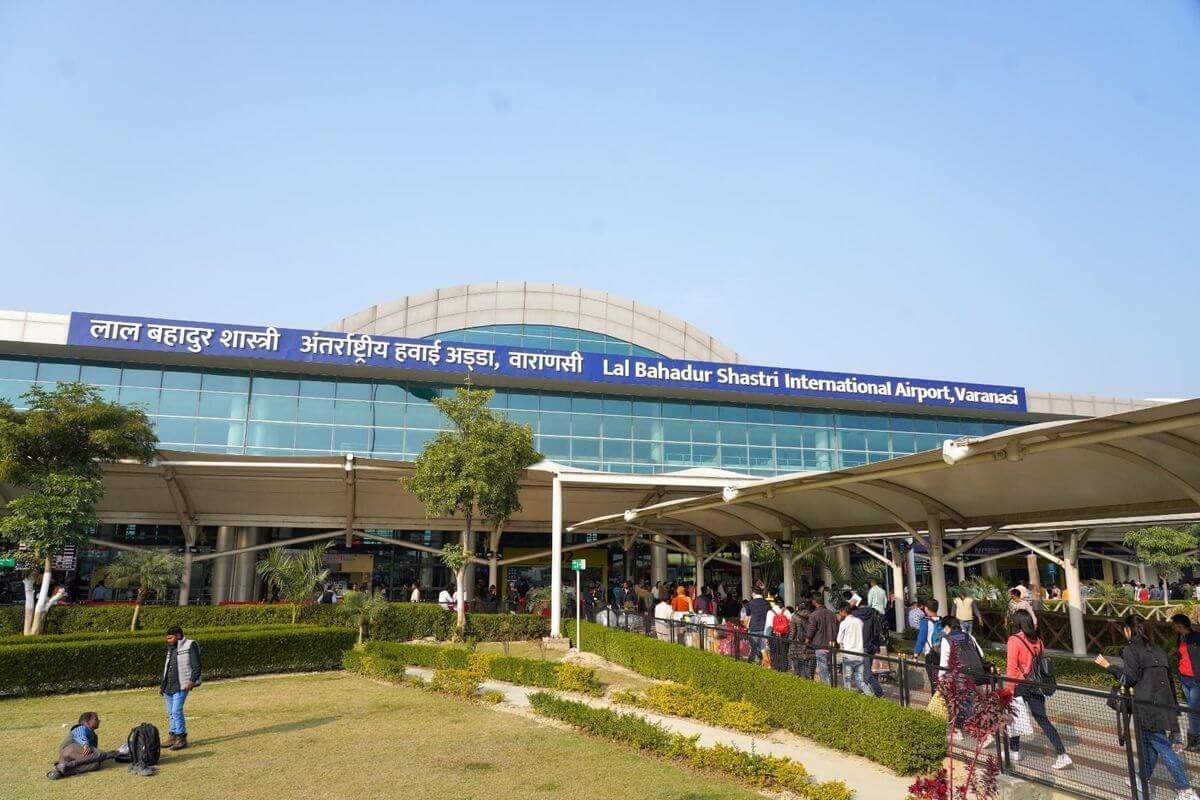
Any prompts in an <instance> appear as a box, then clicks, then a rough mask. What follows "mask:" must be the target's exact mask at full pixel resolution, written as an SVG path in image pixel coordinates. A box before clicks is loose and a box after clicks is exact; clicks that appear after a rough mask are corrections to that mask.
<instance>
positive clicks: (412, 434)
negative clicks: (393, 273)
mask: <svg viewBox="0 0 1200 800" xmlns="http://www.w3.org/2000/svg"><path fill="white" fill-rule="evenodd" d="M510 327H519V326H510ZM546 327H547V326H524V328H526V329H542V328H546ZM550 330H557V329H550ZM464 333H471V331H465V332H464ZM490 333H491V335H493V336H499V335H500V332H499V328H497V329H496V330H494V331H490ZM522 335H523V336H524V335H525V334H522ZM580 335H581V336H582V335H584V334H582V333H581V334H580ZM586 335H588V336H596V334H586ZM530 336H532V334H530ZM441 338H443V339H445V338H447V336H446V335H445V334H443V335H442V336H441ZM549 338H550V339H551V341H554V339H555V337H554V335H553V334H551V336H550V337H549ZM525 341H526V342H529V341H530V340H529V339H526V340H525ZM589 341H590V340H589ZM498 343H500V342H498ZM582 343H583V340H580V344H581V345H582ZM602 344H604V346H607V343H605V342H602ZM530 346H532V345H530ZM558 346H566V345H558ZM625 346H626V347H632V345H628V344H626V345H625ZM59 381H81V382H83V383H86V384H90V385H92V386H95V387H97V388H98V389H99V390H100V391H101V393H102V394H103V395H104V396H105V397H107V398H109V399H111V400H117V401H120V402H122V403H129V404H137V405H140V406H141V407H142V408H143V409H145V411H146V413H147V414H149V415H150V417H151V419H152V420H153V421H154V425H155V428H156V430H157V432H158V436H159V439H160V440H161V443H162V446H163V447H164V448H166V449H173V450H190V451H200V452H212V453H229V454H236V455H240V454H249V455H330V454H338V453H344V452H350V453H356V454H360V455H366V456H375V457H380V458H393V459H403V460H412V459H414V458H415V457H416V456H417V454H418V453H420V452H421V449H422V447H423V446H424V445H425V443H426V442H427V441H429V439H430V438H432V437H433V436H434V435H435V434H436V432H437V431H438V430H440V429H442V428H443V427H444V424H445V421H444V419H443V418H442V416H441V414H439V413H438V411H437V409H436V408H435V407H434V406H433V405H432V404H431V402H430V401H431V400H432V399H433V398H434V397H437V396H439V395H442V394H446V393H449V392H451V391H453V387H454V385H455V384H452V383H421V382H414V381H407V382H398V381H384V380H370V379H349V378H332V377H322V376H313V375H289V374H282V373H276V372H259V371H250V370H245V371H229V370H215V369H212V370H210V369H182V368H175V367H163V368H159V367H155V366H153V365H150V364H142V363H138V364H134V363H117V362H93V361H63V360H56V359H48V358H41V359H39V358H25V357H2V356H0V398H2V399H6V400H8V401H10V402H12V403H14V404H15V405H18V406H19V405H20V396H21V394H22V393H24V392H26V391H28V390H29V388H30V387H31V386H32V385H33V384H34V383H43V384H50V383H54V382H59ZM493 407H495V408H496V409H497V410H500V411H502V412H504V413H505V414H506V415H507V416H508V417H509V418H510V419H512V420H514V421H516V422H520V423H526V424H528V425H530V426H531V427H532V428H533V432H534V434H535V436H536V445H537V447H538V449H539V450H540V451H541V452H542V453H543V455H544V456H545V457H546V458H548V459H550V460H552V461H557V462H560V463H564V464H569V465H571V466H577V467H583V468H587V469H598V470H605V471H610V472H620V473H643V474H652V473H659V472H667V471H672V470H678V469H685V468H688V467H720V468H724V469H729V470H734V471H738V472H745V473H750V474H755V475H764V476H769V475H776V474H779V473H784V472H794V471H797V470H830V469H839V468H843V467H851V466H857V465H860V464H865V463H868V462H873V461H882V460H885V459H889V458H893V457H896V456H902V455H906V454H909V453H915V452H918V451H921V450H928V449H933V448H937V447H940V446H941V443H942V440H944V439H946V438H948V437H954V436H960V435H972V436H977V435H982V434H986V433H991V432H994V431H997V430H1001V429H1003V428H1005V427H1009V425H1010V424H1006V423H1003V422H997V421H985V420H979V419H970V418H962V417H932V416H918V415H910V414H895V413H869V412H860V411H835V410H829V409H820V408H799V407H794V406H771V405H758V404H747V403H718V402H709V401H698V400H685V399H670V398H647V397H630V396H622V395H611V394H593V393H586V392H552V391H534V390H529V391H516V390H508V389H505V390H501V391H497V393H496V396H495V399H494V401H493ZM1011 424H1015V423H1011Z"/></svg>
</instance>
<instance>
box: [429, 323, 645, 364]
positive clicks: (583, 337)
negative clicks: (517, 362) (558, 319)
mask: <svg viewBox="0 0 1200 800" xmlns="http://www.w3.org/2000/svg"><path fill="white" fill-rule="evenodd" d="M425 338H426V339H430V340H433V339H441V340H442V341H443V342H468V343H471V344H502V345H507V346H509V347H537V348H540V349H542V350H566V351H574V350H578V351H579V352H581V353H608V354H610V355H619V356H654V357H658V358H662V357H663V356H662V353H656V352H654V351H653V350H647V349H646V348H645V347H638V346H637V345H636V344H630V343H629V342H627V341H625V340H623V339H616V338H614V337H612V336H607V335H605V334H603V333H593V332H591V331H584V330H579V329H577V328H563V327H560V326H558V325H484V326H481V327H478V328H462V329H461V330H457V331H446V332H445V333H438V334H434V335H433V336H426V337H425Z"/></svg>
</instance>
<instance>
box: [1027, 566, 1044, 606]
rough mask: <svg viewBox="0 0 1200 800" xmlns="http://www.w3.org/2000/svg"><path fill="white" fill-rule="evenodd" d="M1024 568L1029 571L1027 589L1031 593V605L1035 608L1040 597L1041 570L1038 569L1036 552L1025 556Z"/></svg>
mask: <svg viewBox="0 0 1200 800" xmlns="http://www.w3.org/2000/svg"><path fill="white" fill-rule="evenodd" d="M1025 569H1026V570H1027V571H1028V572H1029V591H1030V592H1032V593H1033V607H1034V608H1037V607H1038V603H1040V602H1041V599H1042V571H1041V570H1040V569H1038V557H1037V553H1029V554H1028V555H1026V556H1025Z"/></svg>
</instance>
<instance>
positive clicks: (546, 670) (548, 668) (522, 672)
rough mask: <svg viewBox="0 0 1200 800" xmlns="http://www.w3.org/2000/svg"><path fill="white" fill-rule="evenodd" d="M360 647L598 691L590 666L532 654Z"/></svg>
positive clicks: (395, 657) (517, 680)
mask: <svg viewBox="0 0 1200 800" xmlns="http://www.w3.org/2000/svg"><path fill="white" fill-rule="evenodd" d="M362 649H363V651H364V652H365V653H366V654H367V655H368V656H369V657H371V658H374V659H378V660H391V661H394V662H395V663H397V664H407V665H411V666H416V667H425V668H427V669H432V670H435V671H436V670H467V671H469V672H471V673H473V674H474V675H476V676H478V677H480V678H491V679H492V680H496V681H504V682H505V683H512V684H516V685H518V686H539V687H542V688H547V689H561V690H562V691H566V692H582V693H584V694H591V695H599V694H601V689H600V682H599V680H597V678H596V673H595V671H594V670H592V669H589V668H587V667H583V666H580V665H578V664H559V663H556V662H554V661H538V660H536V659H532V658H518V657H516V656H501V655H494V654H492V653H470V652H468V651H466V650H464V649H462V648H458V647H443V646H441V645H436V644H411V643H398V642H368V643H366V644H365V645H364V646H363V648H362Z"/></svg>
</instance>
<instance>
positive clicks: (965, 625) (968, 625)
mask: <svg viewBox="0 0 1200 800" xmlns="http://www.w3.org/2000/svg"><path fill="white" fill-rule="evenodd" d="M958 624H959V625H961V626H962V632H963V633H965V634H966V635H967V636H970V635H971V630H972V629H973V628H974V627H975V620H971V621H969V622H968V621H966V620H961V619H960V620H959V621H958Z"/></svg>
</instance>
